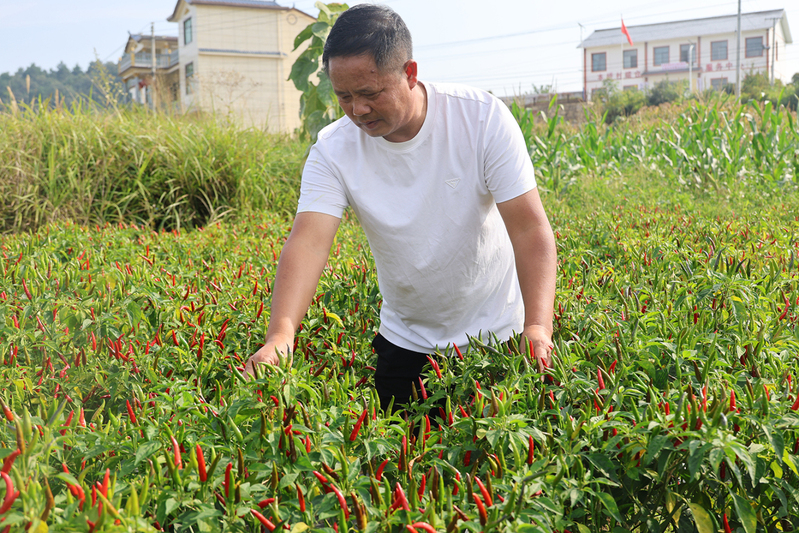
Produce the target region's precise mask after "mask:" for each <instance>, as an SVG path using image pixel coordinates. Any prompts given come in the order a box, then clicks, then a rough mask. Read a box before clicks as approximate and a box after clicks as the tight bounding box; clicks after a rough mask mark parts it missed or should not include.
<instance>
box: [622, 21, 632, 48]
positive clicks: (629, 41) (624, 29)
mask: <svg viewBox="0 0 799 533" xmlns="http://www.w3.org/2000/svg"><path fill="white" fill-rule="evenodd" d="M621 32H622V33H623V34H624V35H626V36H627V42H628V43H630V46H632V45H633V38H632V37H630V32H628V31H627V26H625V25H624V19H621Z"/></svg>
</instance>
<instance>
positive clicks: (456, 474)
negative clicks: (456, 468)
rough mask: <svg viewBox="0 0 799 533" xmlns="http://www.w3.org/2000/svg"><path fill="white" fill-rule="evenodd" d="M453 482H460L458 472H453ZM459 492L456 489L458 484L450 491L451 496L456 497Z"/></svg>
mask: <svg viewBox="0 0 799 533" xmlns="http://www.w3.org/2000/svg"><path fill="white" fill-rule="evenodd" d="M455 480H456V481H460V480H461V473H460V472H455ZM459 490H460V489H459V488H458V484H457V483H455V488H453V489H452V495H453V496H457V495H458V491H459Z"/></svg>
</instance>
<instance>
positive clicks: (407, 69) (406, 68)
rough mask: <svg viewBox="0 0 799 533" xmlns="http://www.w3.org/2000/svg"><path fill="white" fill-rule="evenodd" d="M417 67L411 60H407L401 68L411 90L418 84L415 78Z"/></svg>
mask: <svg viewBox="0 0 799 533" xmlns="http://www.w3.org/2000/svg"><path fill="white" fill-rule="evenodd" d="M417 67H418V65H417V63H416V61H414V60H413V59H409V60H408V61H406V62H405V64H404V65H403V66H402V72H403V75H404V76H405V79H406V80H408V85H409V86H410V88H411V89H413V88H414V87H416V84H417V83H418V82H419V79H418V78H417V72H418V71H417Z"/></svg>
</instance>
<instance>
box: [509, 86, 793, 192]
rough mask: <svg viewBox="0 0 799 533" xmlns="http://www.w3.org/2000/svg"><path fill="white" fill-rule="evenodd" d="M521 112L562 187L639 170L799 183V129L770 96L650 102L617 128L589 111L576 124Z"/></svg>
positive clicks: (556, 187)
mask: <svg viewBox="0 0 799 533" xmlns="http://www.w3.org/2000/svg"><path fill="white" fill-rule="evenodd" d="M516 115H517V117H516V118H517V121H519V123H520V124H522V131H523V133H524V134H525V139H526V141H527V146H528V148H529V150H530V154H531V157H532V160H533V165H534V166H535V169H536V175H537V176H538V177H539V179H540V184H541V185H542V186H544V187H546V188H548V189H550V190H553V191H556V192H559V193H562V192H563V191H564V189H563V188H562V184H564V183H569V182H571V181H572V180H575V179H580V178H584V177H586V176H592V175H594V176H599V177H604V178H617V177H624V176H625V175H628V174H629V173H631V172H641V171H644V172H646V173H647V174H648V175H650V176H651V179H652V180H653V181H655V182H657V183H664V184H667V186H670V187H692V188H698V189H701V190H713V191H724V190H725V189H729V188H730V187H732V186H733V185H734V184H736V183H747V184H749V185H751V186H763V187H765V188H767V189H770V188H774V187H776V188H779V189H781V190H782V191H783V193H784V194H792V193H795V192H796V191H797V185H799V155H798V154H799V128H797V126H796V121H795V119H794V117H793V115H792V114H791V113H789V112H788V111H787V110H786V109H785V108H779V107H775V106H774V105H773V104H772V103H771V102H766V103H765V104H760V103H757V102H750V103H749V104H746V105H735V104H734V103H732V102H731V101H726V102H725V101H723V100H718V99H715V100H711V101H710V102H709V103H705V102H704V101H689V102H688V103H686V104H684V105H682V106H681V107H677V106H675V107H669V106H660V107H655V108H645V109H644V111H641V112H639V113H638V114H637V115H635V116H634V117H632V118H629V119H628V120H625V121H623V122H616V123H614V125H613V126H612V127H608V126H606V125H605V124H604V122H605V120H604V118H603V117H601V116H591V115H588V116H587V121H586V123H585V124H584V125H582V127H581V128H579V129H575V128H570V127H568V126H567V125H564V124H562V123H560V122H556V123H553V122H547V123H546V124H544V123H538V124H536V123H535V121H534V120H533V119H534V113H533V112H532V111H530V110H522V109H518V108H517V110H516ZM525 125H526V126H525Z"/></svg>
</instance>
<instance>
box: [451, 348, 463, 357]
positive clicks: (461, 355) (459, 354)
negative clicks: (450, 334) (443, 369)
mask: <svg viewBox="0 0 799 533" xmlns="http://www.w3.org/2000/svg"><path fill="white" fill-rule="evenodd" d="M452 347H453V348H455V353H456V354H458V359H460V360H461V361H463V354H462V353H461V350H460V348H458V345H457V344H453V345H452Z"/></svg>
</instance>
